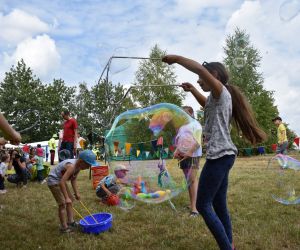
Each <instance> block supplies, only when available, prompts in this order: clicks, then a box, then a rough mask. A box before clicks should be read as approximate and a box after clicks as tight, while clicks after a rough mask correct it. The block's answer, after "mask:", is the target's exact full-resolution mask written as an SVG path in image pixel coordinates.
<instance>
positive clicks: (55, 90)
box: [40, 79, 76, 140]
mask: <svg viewBox="0 0 300 250" xmlns="http://www.w3.org/2000/svg"><path fill="white" fill-rule="evenodd" d="M75 92H76V87H68V86H66V84H65V82H64V80H62V79H54V80H53V82H52V83H51V84H49V85H45V91H44V93H43V102H42V103H43V105H42V107H41V108H40V111H41V115H42V121H41V130H42V131H43V132H44V136H43V139H44V140H48V139H49V137H51V136H52V135H53V134H54V133H57V132H58V131H59V130H60V129H62V123H63V120H62V118H61V115H60V114H61V112H62V111H63V110H64V109H67V110H69V111H70V112H71V115H72V116H73V115H75V114H76V112H75Z"/></svg>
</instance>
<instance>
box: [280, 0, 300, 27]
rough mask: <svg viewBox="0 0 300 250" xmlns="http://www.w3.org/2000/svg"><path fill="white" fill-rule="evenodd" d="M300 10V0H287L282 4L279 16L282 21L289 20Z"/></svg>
mask: <svg viewBox="0 0 300 250" xmlns="http://www.w3.org/2000/svg"><path fill="white" fill-rule="evenodd" d="M299 12H300V0H287V1H285V2H283V3H282V4H281V5H280V8H279V16H280V19H281V20H282V21H285V22H288V21H291V20H292V19H293V18H295V17H296V16H297V15H298V14H299Z"/></svg>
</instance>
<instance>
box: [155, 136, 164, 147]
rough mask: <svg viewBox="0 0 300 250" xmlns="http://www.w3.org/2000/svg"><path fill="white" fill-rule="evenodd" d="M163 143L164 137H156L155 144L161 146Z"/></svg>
mask: <svg viewBox="0 0 300 250" xmlns="http://www.w3.org/2000/svg"><path fill="white" fill-rule="evenodd" d="M163 144H164V138H163V137H162V136H161V137H159V138H158V139H157V143H156V145H157V146H162V145H163Z"/></svg>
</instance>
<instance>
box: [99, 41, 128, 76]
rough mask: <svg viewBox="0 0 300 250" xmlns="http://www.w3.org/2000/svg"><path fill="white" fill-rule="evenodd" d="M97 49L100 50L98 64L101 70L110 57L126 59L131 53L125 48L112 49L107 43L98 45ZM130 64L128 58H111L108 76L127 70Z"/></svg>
mask: <svg viewBox="0 0 300 250" xmlns="http://www.w3.org/2000/svg"><path fill="white" fill-rule="evenodd" d="M98 48H99V50H100V55H99V56H100V64H101V67H103V69H104V67H105V66H106V65H107V63H108V61H109V59H110V58H111V57H112V56H117V57H127V56H129V55H130V51H131V49H129V48H126V47H117V48H113V47H111V45H110V44H107V43H99V44H98ZM131 62H132V60H131V59H130V58H113V59H112V60H111V62H110V65H109V71H108V74H109V76H113V75H116V74H118V73H120V72H122V71H125V70H127V69H128V68H129V67H130V66H131Z"/></svg>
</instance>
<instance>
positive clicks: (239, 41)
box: [0, 29, 295, 147]
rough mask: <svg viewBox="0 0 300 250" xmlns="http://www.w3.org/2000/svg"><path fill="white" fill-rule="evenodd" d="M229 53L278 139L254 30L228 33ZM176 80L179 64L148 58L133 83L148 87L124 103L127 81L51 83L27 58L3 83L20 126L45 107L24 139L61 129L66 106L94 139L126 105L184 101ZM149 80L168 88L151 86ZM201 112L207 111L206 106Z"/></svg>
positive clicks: (3, 96)
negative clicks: (253, 42)
mask: <svg viewBox="0 0 300 250" xmlns="http://www.w3.org/2000/svg"><path fill="white" fill-rule="evenodd" d="M224 52H225V58H224V60H223V63H224V64H225V65H226V67H227V69H228V71H229V72H230V78H231V82H230V83H231V84H235V85H237V86H239V87H240V88H241V89H242V91H243V92H244V94H245V96H246V97H247V98H248V100H249V101H250V103H251V105H252V107H253V111H254V113H255V116H256V118H257V121H258V123H259V125H260V126H261V127H262V128H263V129H264V131H265V132H266V133H267V134H268V141H267V142H266V144H271V143H276V128H275V127H274V125H273V124H272V122H271V119H272V118H273V117H275V116H276V115H278V109H277V107H276V106H275V104H274V97H273V94H274V93H273V92H272V91H268V90H265V89H264V86H263V82H264V79H263V76H262V73H260V72H259V67H260V61H261V58H262V57H261V54H260V53H259V51H258V50H257V49H255V48H254V47H253V45H251V42H250V37H249V35H247V34H246V32H245V31H241V30H239V29H236V30H235V32H234V34H233V35H229V36H228V37H227V39H226V45H225V47H224ZM165 54H166V51H163V50H161V49H160V48H159V46H158V45H155V46H154V47H153V48H152V49H151V51H150V55H149V57H150V58H161V57H162V56H164V55H165ZM176 83H177V79H176V74H175V70H174V67H173V66H169V65H167V64H164V63H162V62H161V61H158V60H142V61H141V62H140V64H139V67H138V70H137V71H136V73H135V80H134V82H133V83H132V86H135V87H136V86H142V87H138V88H133V89H132V91H131V95H128V96H126V97H125V98H124V100H123V101H122V102H121V103H118V102H119V100H121V99H122V98H123V97H124V94H125V93H126V89H125V88H124V86H123V85H122V83H117V84H115V83H112V82H111V81H109V79H101V80H100V81H99V82H98V83H97V84H95V85H93V86H91V87H88V84H87V83H85V82H81V83H78V84H77V85H76V86H68V85H67V84H66V83H65V81H64V80H63V79H53V81H52V82H51V83H48V84H45V83H43V82H42V81H41V80H40V79H39V78H38V77H37V76H36V75H34V73H33V71H32V69H31V68H30V67H27V65H26V64H25V62H24V61H23V60H21V61H19V62H18V63H17V64H16V65H15V66H12V67H11V68H10V70H9V71H8V72H6V73H5V77H4V79H3V80H2V81H1V83H0V107H1V112H2V113H3V114H4V116H5V117H6V118H7V119H8V121H11V122H12V123H13V124H15V126H16V128H18V129H22V128H24V127H26V126H28V125H29V124H30V123H34V122H35V119H36V117H35V116H31V117H30V118H28V117H26V119H27V120H26V121H22V122H21V120H22V116H23V115H24V114H26V112H28V110H38V111H39V114H40V122H39V124H38V125H37V126H36V127H35V128H34V129H31V130H28V131H26V133H24V134H23V135H22V136H23V142H24V143H25V142H33V141H43V140H48V139H50V137H51V136H52V135H53V134H54V133H57V132H58V131H59V130H60V129H61V124H62V119H61V116H60V113H61V111H62V110H63V109H68V110H70V112H71V113H72V114H73V116H75V117H76V118H77V121H78V125H79V131H80V133H81V135H82V136H84V137H86V138H88V139H89V140H90V141H91V142H92V141H93V138H94V139H95V138H97V137H99V136H100V135H104V134H105V131H107V130H108V129H109V127H110V125H111V121H113V119H114V118H115V117H116V116H117V115H118V114H120V113H121V112H123V111H125V110H128V109H133V108H137V107H146V106H150V105H153V104H157V103H161V102H169V103H173V104H176V105H178V106H182V103H183V100H184V97H185V93H184V92H183V91H182V90H181V89H180V88H176V87H172V86H169V87H167V85H172V84H176ZM148 85H163V87H155V88H151V87H149V86H148ZM198 111H201V109H200V106H199V110H198ZM198 114H201V112H198ZM199 119H200V120H201V119H203V118H201V117H199ZM20 124H21V125H20ZM18 126H21V127H20V128H19V127H18ZM22 126H23V127H22ZM288 136H289V137H294V136H295V134H294V133H293V131H291V130H290V129H288ZM232 138H233V140H234V142H235V143H236V144H237V146H238V147H247V146H248V145H249V144H248V143H247V141H245V139H244V138H243V137H242V135H240V134H238V132H237V131H236V130H235V129H233V130H232Z"/></svg>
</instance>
